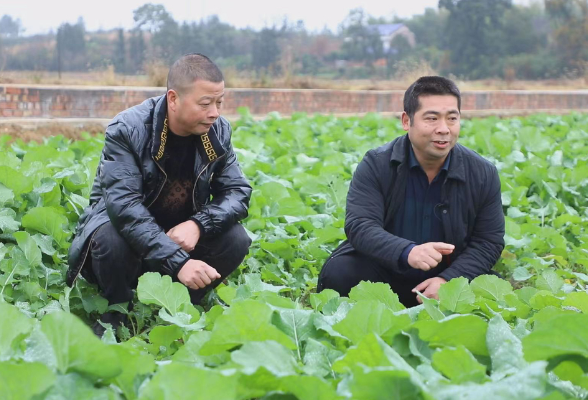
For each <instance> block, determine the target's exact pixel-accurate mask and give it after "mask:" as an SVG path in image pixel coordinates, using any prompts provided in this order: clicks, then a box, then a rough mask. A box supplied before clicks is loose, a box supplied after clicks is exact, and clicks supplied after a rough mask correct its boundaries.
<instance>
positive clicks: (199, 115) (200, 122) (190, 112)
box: [168, 80, 225, 136]
mask: <svg viewBox="0 0 588 400" xmlns="http://www.w3.org/2000/svg"><path fill="white" fill-rule="evenodd" d="M224 95H225V83H224V82H218V83H215V82H209V81H203V80H197V81H195V82H194V83H192V85H191V86H190V87H189V88H188V89H187V90H186V91H185V93H181V94H178V93H176V92H175V91H174V90H169V91H168V118H170V119H173V122H172V124H171V125H172V126H173V128H172V129H173V132H174V133H175V134H177V135H181V136H186V135H203V134H205V133H207V132H208V130H209V129H210V126H211V125H212V124H213V123H214V121H216V119H217V118H218V117H219V115H220V110H221V105H222V102H223V97H224Z"/></svg>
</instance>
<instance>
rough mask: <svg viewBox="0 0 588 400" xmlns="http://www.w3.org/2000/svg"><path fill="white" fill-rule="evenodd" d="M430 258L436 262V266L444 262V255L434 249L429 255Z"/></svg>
mask: <svg viewBox="0 0 588 400" xmlns="http://www.w3.org/2000/svg"><path fill="white" fill-rule="evenodd" d="M428 256H429V257H431V258H432V259H433V260H435V265H437V264H439V263H440V262H441V260H443V255H442V254H441V253H440V252H438V251H437V250H434V249H433V250H432V251H431V252H430V253H429V254H428Z"/></svg>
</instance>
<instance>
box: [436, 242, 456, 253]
mask: <svg viewBox="0 0 588 400" xmlns="http://www.w3.org/2000/svg"><path fill="white" fill-rule="evenodd" d="M433 248H434V249H435V250H437V251H440V250H448V251H449V250H451V251H453V249H455V246H454V245H452V244H449V243H443V242H434V243H433Z"/></svg>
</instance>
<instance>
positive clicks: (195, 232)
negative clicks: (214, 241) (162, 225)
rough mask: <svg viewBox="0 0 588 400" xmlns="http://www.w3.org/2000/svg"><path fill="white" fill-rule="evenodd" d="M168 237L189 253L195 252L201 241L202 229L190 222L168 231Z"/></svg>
mask: <svg viewBox="0 0 588 400" xmlns="http://www.w3.org/2000/svg"><path fill="white" fill-rule="evenodd" d="M166 235H167V236H169V237H170V239H171V240H173V241H174V242H176V243H177V244H178V245H179V246H180V247H181V248H182V249H184V250H186V251H187V252H188V253H189V252H191V251H192V250H194V247H196V244H197V243H198V240H200V227H199V226H198V224H197V223H196V222H194V221H192V220H190V221H186V222H182V223H181V224H179V225H176V226H174V227H173V228H171V229H170V230H169V231H167V233H166Z"/></svg>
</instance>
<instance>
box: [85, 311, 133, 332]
mask: <svg viewBox="0 0 588 400" xmlns="http://www.w3.org/2000/svg"><path fill="white" fill-rule="evenodd" d="M100 321H102V324H110V325H112V329H114V331H115V332H116V328H118V327H119V326H123V325H125V324H126V323H127V321H128V317H127V315H126V314H123V313H119V312H117V311H112V312H108V313H104V314H102V316H101V317H100V320H99V321H96V322H94V325H92V332H94V334H95V335H96V336H98V337H99V338H102V335H104V332H106V328H105V327H104V326H102V324H101V323H100Z"/></svg>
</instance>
